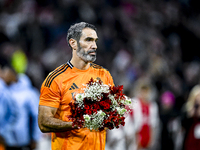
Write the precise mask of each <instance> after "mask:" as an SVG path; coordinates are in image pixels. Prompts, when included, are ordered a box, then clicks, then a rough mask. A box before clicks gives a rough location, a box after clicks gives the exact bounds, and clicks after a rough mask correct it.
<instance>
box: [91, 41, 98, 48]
mask: <svg viewBox="0 0 200 150" xmlns="http://www.w3.org/2000/svg"><path fill="white" fill-rule="evenodd" d="M92 49H97V43H96V42H95V41H94V42H92Z"/></svg>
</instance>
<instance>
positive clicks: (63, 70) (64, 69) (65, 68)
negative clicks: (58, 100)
mask: <svg viewBox="0 0 200 150" xmlns="http://www.w3.org/2000/svg"><path fill="white" fill-rule="evenodd" d="M68 67H69V66H68V65H67V66H65V67H64V68H63V69H62V70H61V71H60V72H58V73H57V74H56V75H55V76H54V77H53V78H52V79H51V81H50V83H49V85H48V87H50V85H51V83H52V81H53V80H54V79H55V77H57V76H58V75H60V74H61V73H63V72H65V71H66V70H67V68H68Z"/></svg>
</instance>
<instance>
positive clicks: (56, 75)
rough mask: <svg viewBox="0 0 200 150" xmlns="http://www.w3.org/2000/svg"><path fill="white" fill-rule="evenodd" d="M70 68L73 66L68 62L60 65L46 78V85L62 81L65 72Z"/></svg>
mask: <svg viewBox="0 0 200 150" xmlns="http://www.w3.org/2000/svg"><path fill="white" fill-rule="evenodd" d="M70 69H71V68H70V66H69V65H68V64H67V63H65V64H62V65H60V66H59V67H57V68H56V69H54V70H53V71H51V72H50V73H49V74H48V75H47V77H46V79H45V80H44V86H45V87H50V86H51V84H52V82H54V81H60V80H61V79H62V76H63V75H64V73H65V72H67V71H69V70H70Z"/></svg>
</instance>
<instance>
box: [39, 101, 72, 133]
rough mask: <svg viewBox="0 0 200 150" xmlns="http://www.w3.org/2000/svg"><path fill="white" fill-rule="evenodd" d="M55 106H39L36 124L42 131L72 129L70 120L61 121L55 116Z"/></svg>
mask: <svg viewBox="0 0 200 150" xmlns="http://www.w3.org/2000/svg"><path fill="white" fill-rule="evenodd" d="M56 112H57V108H54V107H48V106H42V105H40V106H39V114H38V124H39V127H40V130H41V131H42V132H44V133H45V132H64V131H68V130H72V129H74V128H73V127H72V122H66V121H62V120H60V119H57V118H55V117H54V116H55V114H56Z"/></svg>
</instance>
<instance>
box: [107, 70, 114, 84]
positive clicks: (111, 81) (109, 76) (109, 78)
mask: <svg viewBox="0 0 200 150" xmlns="http://www.w3.org/2000/svg"><path fill="white" fill-rule="evenodd" d="M106 78H107V80H108V81H107V82H108V84H110V85H111V86H114V85H115V84H114V81H113V78H112V76H111V74H110V72H109V71H106Z"/></svg>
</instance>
